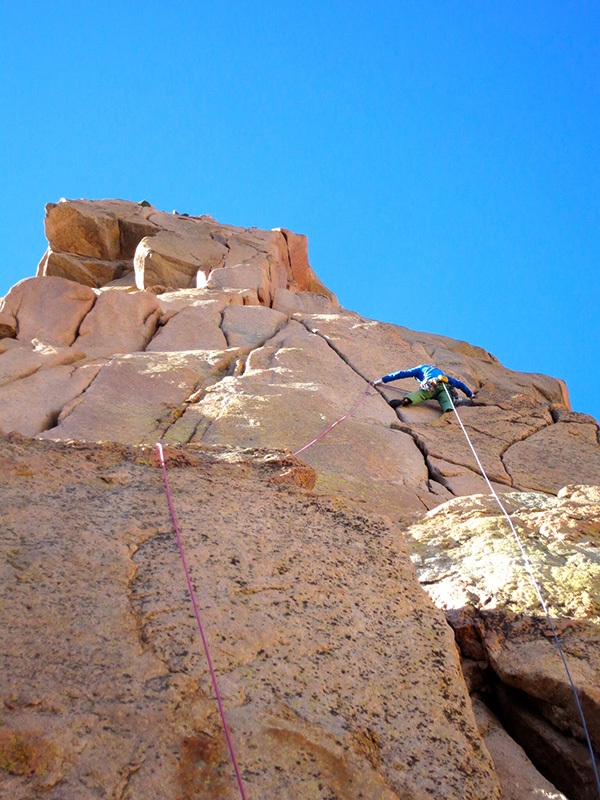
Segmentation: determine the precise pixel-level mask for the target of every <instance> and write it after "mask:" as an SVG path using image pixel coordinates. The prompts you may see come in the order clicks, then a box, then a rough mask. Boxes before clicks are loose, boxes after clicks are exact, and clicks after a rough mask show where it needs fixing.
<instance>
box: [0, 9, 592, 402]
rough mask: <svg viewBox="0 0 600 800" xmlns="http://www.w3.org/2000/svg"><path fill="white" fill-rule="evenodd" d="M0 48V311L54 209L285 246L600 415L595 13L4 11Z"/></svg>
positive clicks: (332, 282) (333, 282)
mask: <svg viewBox="0 0 600 800" xmlns="http://www.w3.org/2000/svg"><path fill="white" fill-rule="evenodd" d="M0 49H1V52H2V53H3V57H2V60H1V61H2V63H1V65H0V108H1V110H2V111H1V120H2V122H1V129H0V233H1V236H2V258H1V260H0V295H2V294H5V293H6V291H7V290H8V288H9V286H10V285H12V284H13V283H15V282H16V281H17V280H19V279H21V278H23V277H28V276H30V275H33V274H35V269H36V265H37V262H38V260H39V258H40V256H41V255H42V253H43V251H44V248H45V239H44V235H43V224H42V221H43V206H44V204H45V203H47V202H49V201H54V202H55V201H57V200H58V199H59V198H60V197H69V198H75V197H88V198H102V197H121V198H125V199H130V200H141V199H147V200H149V201H150V202H151V203H152V204H153V205H155V206H157V207H158V208H161V209H164V210H167V211H171V210H172V209H177V210H179V211H181V212H188V213H192V214H196V213H209V214H211V215H212V216H214V217H216V218H217V219H218V220H220V221H222V222H227V223H232V224H236V225H244V226H251V225H256V226H258V227H264V228H272V227H279V226H283V227H288V228H291V229H292V230H295V231H297V232H300V233H306V234H307V235H308V237H309V243H310V256H311V263H312V265H313V267H314V268H315V270H316V272H317V273H318V275H319V276H320V277H321V279H322V280H324V282H325V283H326V284H327V285H328V286H329V287H330V288H331V289H332V290H333V291H334V292H336V294H337V295H338V297H339V298H340V302H341V303H342V305H344V306H345V307H346V308H349V309H352V310H355V311H358V312H360V313H361V314H364V315H365V316H369V317H373V318H375V319H379V320H385V321H389V322H395V323H399V324H402V325H406V326H408V327H411V328H416V329H418V330H426V331H429V332H432V333H442V334H446V335H449V336H453V337H456V338H460V339H466V340H467V341H469V342H471V343H473V344H478V345H481V346H483V347H485V348H486V349H487V350H489V351H490V352H492V353H494V355H496V356H497V357H498V358H500V360H501V361H502V362H503V363H504V364H505V366H508V367H510V368H512V369H519V370H526V371H532V372H544V373H546V374H550V375H553V376H555V377H561V378H564V379H565V380H566V381H567V384H568V386H569V389H570V393H571V400H572V403H573V407H574V409H575V410H577V411H583V412H586V413H591V414H593V415H594V416H596V417H600V393H599V392H598V391H597V390H596V389H595V383H596V382H597V380H596V375H595V373H596V371H597V370H598V352H599V350H600V323H599V313H598V312H599V303H598V296H599V294H600V277H599V276H600V269H599V266H600V265H599V254H600V200H599V198H600V3H599V2H598V0H595V2H586V0H580V2H569V1H568V0H561V2H555V1H554V0H543V2H541V1H540V2H538V1H537V0H518V2H517V1H516V0H515V1H514V2H513V0H498V1H496V0H477V1H475V0H461V2H458V1H454V2H452V1H451V0H435V1H434V0H410V1H409V0H406V1H405V0H394V2H390V1H389V0H386V2H380V1H379V0H370V1H369V2H366V1H365V2H354V1H353V0H344V2H333V1H332V0H321V2H318V3H317V2H310V0H305V1H304V2H296V1H295V0H293V1H292V0H289V2H286V0H281V1H280V2H271V1H270V0H263V1H262V2H260V3H258V2H256V3H252V2H241V1H237V2H236V1H235V0H217V1H216V2H215V1H214V0H213V2H210V3H206V2H203V0H195V2H188V1H187V0H179V2H177V3H169V2H155V1H154V0H146V1H145V2H143V3H142V2H135V1H133V2H122V1H121V2H119V3H117V2H113V0H105V1H104V2H103V3H101V4H95V3H93V4H92V3H89V2H62V1H61V0H57V1H56V2H54V3H52V4H50V3H33V2H29V0H22V2H20V3H18V4H17V3H15V2H12V0H10V1H9V0H0ZM403 366H412V365H404V364H400V363H395V364H390V365H389V368H390V370H392V369H398V368H400V367H403Z"/></svg>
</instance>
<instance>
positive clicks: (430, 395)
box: [406, 383, 452, 411]
mask: <svg viewBox="0 0 600 800" xmlns="http://www.w3.org/2000/svg"><path fill="white" fill-rule="evenodd" d="M444 386H445V384H443V383H439V384H438V385H437V386H434V387H433V388H432V389H417V391H416V392H411V393H410V394H407V395H406V399H407V400H410V401H411V403H412V405H417V404H418V403H424V402H425V400H437V401H438V403H439V404H440V405H441V407H442V411H451V410H452V403H451V402H450V400H449V399H448V395H447V394H446V389H445V388H444Z"/></svg>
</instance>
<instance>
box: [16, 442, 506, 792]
mask: <svg viewBox="0 0 600 800" xmlns="http://www.w3.org/2000/svg"><path fill="white" fill-rule="evenodd" d="M165 455H166V458H167V463H168V465H169V467H168V470H169V472H168V474H169V482H170V485H171V489H172V492H173V497H174V503H175V506H176V510H177V516H178V520H179V525H180V528H181V533H182V537H183V541H184V546H185V549H186V556H187V560H188V563H189V565H190V570H191V575H192V579H193V581H194V584H195V590H196V594H197V598H198V604H199V607H200V609H201V614H202V619H203V624H204V628H205V631H206V636H207V639H208V642H209V646H210V650H211V656H212V661H213V664H214V667H215V670H216V673H217V676H218V681H219V687H220V690H221V695H222V698H223V703H224V707H225V711H226V715H227V719H228V723H229V727H230V730H231V736H232V739H233V742H234V746H235V750H236V755H237V759H238V762H239V764H240V768H241V770H242V773H243V775H244V784H245V787H246V792H247V794H248V797H253V798H254V797H255V798H262V800H280V798H282V797H287V796H289V797H292V796H293V797H294V798H295V799H296V800H315V798H318V797H326V796H331V797H333V796H335V797H339V798H345V799H346V800H359V799H360V798H363V800H364V798H369V800H397V798H400V797H412V798H423V799H424V798H432V797H435V798H436V800H464V798H465V797H470V798H475V799H476V800H494V799H496V800H497V799H498V798H499V797H500V790H499V785H498V781H497V778H496V776H495V774H494V770H493V765H492V762H491V759H490V757H489V754H488V753H487V751H486V750H485V748H484V746H483V744H482V741H481V738H480V737H479V734H478V731H477V727H476V724H475V720H474V717H473V714H472V712H471V709H470V706H469V701H468V695H467V692H466V688H465V686H464V683H463V681H462V678H461V675H460V666H459V663H458V658H457V655H456V651H455V648H454V643H453V640H452V633H451V631H450V629H449V627H448V626H447V624H446V622H445V620H444V618H443V615H442V614H441V613H440V612H439V611H437V610H436V609H435V608H434V607H433V606H432V604H431V603H430V601H429V599H428V598H427V596H426V595H425V594H424V593H423V591H422V590H421V588H420V587H419V585H418V583H417V581H416V580H415V577H414V573H413V571H412V568H411V566H410V562H409V560H408V558H407V556H406V552H405V550H404V547H403V544H402V541H401V538H400V536H399V534H398V530H397V529H396V528H394V527H393V526H392V525H391V524H390V523H389V521H386V520H385V519H383V518H381V517H377V516H372V515H368V514H365V513H360V512H358V511H356V510H355V509H353V508H352V507H351V506H349V505H347V504H344V503H342V502H339V501H335V500H332V499H327V498H320V497H314V496H311V495H310V494H308V493H307V492H306V490H303V489H299V488H298V487H297V486H294V485H292V484H285V483H281V482H278V481H276V480H275V481H274V479H276V478H278V477H282V476H283V474H284V473H285V471H286V470H287V469H289V466H290V457H289V455H284V456H283V457H282V454H278V453H274V452H271V451H265V450H262V451H254V452H244V451H240V450H238V449H236V448H231V447H225V448H193V447H188V448H167V449H166V453H165ZM149 462H150V463H152V464H155V463H156V456H155V452H154V451H153V452H151V451H149V450H146V451H142V450H139V449H138V450H128V449H127V448H123V447H118V446H115V445H114V444H112V445H110V444H109V445H105V446H98V445H90V446H85V445H82V444H70V445H69V444H65V445H56V444H54V443H50V442H31V441H29V442H19V441H13V442H7V441H4V442H2V441H0V463H2V465H3V469H2V471H1V472H0V480H1V481H2V484H3V485H2V488H1V492H2V503H3V530H4V532H5V542H6V558H4V559H3V560H2V566H1V569H2V581H1V582H0V601H1V602H0V613H1V614H2V617H3V618H2V622H3V631H4V633H3V642H2V648H1V649H0V697H2V698H3V700H4V701H5V702H4V705H3V728H4V730H10V731H16V730H29V731H36V732H37V735H38V736H39V740H41V741H43V742H44V743H45V744H46V747H47V748H48V752H50V753H54V754H55V759H48V761H47V765H48V769H47V770H46V773H45V775H39V774H36V773H35V772H34V771H33V770H31V771H30V770H24V771H22V772H21V773H20V774H19V773H15V772H13V773H6V772H3V773H2V777H3V779H4V786H3V789H4V791H5V793H7V796H10V797H21V798H25V797H34V796H37V794H39V793H40V792H42V788H43V785H44V780H45V779H46V780H48V781H49V785H48V786H46V789H47V790H49V791H50V792H51V793H52V792H53V793H54V794H56V793H57V792H60V794H61V795H63V796H65V797H71V796H72V797H75V796H78V795H82V794H83V795H85V796H87V794H89V790H88V788H87V787H88V786H89V785H90V782H91V781H92V777H91V776H93V792H94V793H103V794H104V795H106V796H112V797H118V796H119V794H121V796H122V797H125V796H126V794H129V795H130V796H131V797H148V798H161V800H181V798H182V797H190V798H191V797H192V796H193V797H194V798H198V799H199V800H214V798H215V797H216V793H215V792H216V790H215V787H218V792H219V793H220V794H221V796H223V797H234V796H235V794H236V791H237V789H236V783H235V776H234V774H233V770H232V766H231V761H230V759H229V757H228V755H227V749H226V745H225V742H224V737H223V733H222V728H221V725H220V721H219V717H218V713H217V710H216V705H215V700H214V696H213V692H212V688H211V684H210V679H209V676H208V669H207V666H206V659H205V656H204V653H203V650H202V644H201V640H200V638H199V635H198V632H197V629H196V628H195V622H194V619H193V616H192V615H191V612H190V603H189V597H188V594H187V591H186V588H185V578H184V576H183V573H182V567H181V561H180V557H179V554H178V552H177V548H176V546H175V543H174V539H173V533H172V523H171V521H170V518H169V513H168V507H167V503H166V499H165V494H164V487H163V483H162V476H161V473H160V470H159V469H157V468H156V466H150V464H149ZM5 465H6V466H5ZM66 477H67V480H65V478H66ZM24 497H27V498H32V499H33V498H35V500H36V501H37V502H36V503H35V505H34V504H32V505H33V507H35V509H36V513H35V514H32V513H27V514H24V513H23V500H24ZM39 498H43V501H42V502H40V501H39ZM74 520H76V524H74ZM24 656H25V657H24ZM32 663H34V664H35V668H32ZM28 741H29V740H28ZM55 763H56V765H57V771H56V772H54V771H53V770H52V766H53V765H54V764H55ZM50 774H51V775H52V776H54V777H53V779H49V778H48V777H47V776H48V775H50ZM53 781H54V783H53ZM53 786H54V788H52V787H53ZM82 787H84V788H83V789H82ZM50 796H51V794H50ZM57 796H58V795H57Z"/></svg>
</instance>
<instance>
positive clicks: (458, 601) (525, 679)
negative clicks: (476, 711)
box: [406, 486, 600, 800]
mask: <svg viewBox="0 0 600 800" xmlns="http://www.w3.org/2000/svg"><path fill="white" fill-rule="evenodd" d="M502 501H503V504H504V506H505V508H506V510H507V511H508V513H509V514H510V516H511V519H512V520H513V522H514V523H515V527H516V529H517V533H518V535H519V539H520V540H521V542H522V545H523V549H524V551H525V553H526V555H527V563H525V562H524V559H523V557H522V554H521V551H520V548H519V545H518V543H517V541H516V539H515V537H514V535H513V533H512V532H511V530H510V527H509V525H508V523H507V521H506V519H505V517H504V516H503V515H502V514H501V512H500V509H499V508H498V506H497V504H496V503H495V501H494V500H493V498H492V497H491V496H490V495H476V496H474V497H460V498H456V499H455V500H451V501H449V502H447V503H444V504H443V505H441V506H439V507H438V508H436V509H434V510H433V511H430V512H429V513H428V514H426V515H425V517H424V518H423V519H422V520H421V521H420V522H418V523H417V524H415V525H413V526H411V527H410V528H409V529H408V530H407V531H406V538H407V542H408V545H409V549H410V550H411V557H412V560H413V562H414V564H415V566H416V569H417V575H418V577H419V580H420V581H421V582H422V583H423V585H424V586H425V588H426V590H427V592H428V594H429V595H430V597H431V598H432V599H433V601H434V602H435V604H436V605H437V606H438V607H439V608H442V609H444V611H445V612H446V616H447V618H448V621H449V622H450V624H451V625H452V626H453V627H454V629H455V633H456V639H457V642H458V644H459V646H460V648H461V651H462V654H463V657H464V659H465V660H466V670H467V671H468V673H469V675H470V681H471V686H472V688H473V689H474V691H476V692H477V693H478V694H479V695H480V696H483V697H486V698H487V699H488V702H490V704H491V705H493V706H495V707H496V709H497V713H498V715H499V716H500V718H501V719H502V720H503V722H504V723H505V725H506V727H507V728H508V730H509V731H510V732H511V733H512V734H513V735H514V736H515V737H516V738H517V740H520V742H521V744H523V746H525V745H528V750H529V754H530V756H531V757H532V758H533V759H534V761H535V762H536V763H537V765H538V766H539V768H540V769H542V770H543V771H544V773H545V774H546V775H548V776H549V777H551V780H553V782H554V783H555V784H556V786H558V787H559V788H560V789H561V790H562V791H563V792H565V793H566V794H567V795H568V796H569V797H576V798H582V799H583V800H587V798H594V797H595V796H596V794H597V792H596V789H595V786H594V780H593V774H592V770H591V765H590V758H589V753H588V750H587V746H586V743H585V737H584V733H583V727H582V723H581V718H580V715H579V712H578V709H577V707H576V704H575V701H574V697H573V693H572V690H571V686H570V683H569V680H568V677H567V673H566V671H565V668H564V665H563V662H562V660H561V656H560V653H559V651H558V649H557V647H556V645H555V642H554V639H553V635H552V631H551V629H550V628H549V626H548V624H547V622H546V619H545V616H544V613H543V609H542V607H541V604H540V601H539V597H538V595H537V593H536V590H535V588H534V584H533V581H532V580H531V577H530V575H531V573H533V575H534V576H535V580H536V582H537V585H538V587H539V589H540V592H541V593H542V597H543V599H544V602H545V604H546V606H547V608H548V611H549V613H550V615H551V618H552V623H553V626H554V628H555V629H556V631H557V633H558V635H559V638H560V642H561V645H562V648H563V651H564V653H565V657H566V659H567V663H568V665H569V671H570V672H571V675H572V678H573V681H574V683H575V685H576V686H577V689H578V694H579V698H580V703H581V706H582V709H583V712H584V715H585V718H586V724H587V727H588V732H589V736H590V738H591V742H592V744H593V746H594V748H595V749H596V751H597V752H600V691H599V689H598V687H599V686H600V597H599V594H598V588H599V586H600V559H599V557H598V554H599V552H600V487H598V486H568V487H565V488H564V489H562V490H561V491H560V492H559V493H558V496H557V497H553V496H550V495H547V494H542V493H537V492H510V493H507V494H504V495H503V497H502ZM598 763H599V766H600V759H598Z"/></svg>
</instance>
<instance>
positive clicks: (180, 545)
mask: <svg viewBox="0 0 600 800" xmlns="http://www.w3.org/2000/svg"><path fill="white" fill-rule="evenodd" d="M156 448H157V450H158V455H159V458H160V465H161V467H162V473H163V478H164V482H165V491H166V494H167V503H168V505H169V513H170V514H171V521H172V523H173V528H174V529H175V536H176V538H177V546H178V548H179V555H180V556H181V563H182V564H183V571H184V572H185V579H186V581H187V585H188V591H189V593H190V598H191V600H192V606H193V608H194V614H195V616H196V622H197V623H198V630H199V631H200V636H201V638H202V645H203V647H204V653H205V655H206V661H207V663H208V670H209V672H210V678H211V680H212V685H213V689H214V692H215V695H216V698H217V705H218V706H219V714H220V715H221V722H222V724H223V730H224V731H225V738H226V739H227V746H228V747H229V753H230V755H231V760H232V762H233V768H234V770H235V776H236V778H237V782H238V786H239V789H240V795H241V797H242V800H246V793H245V791H244V784H243V783H242V776H241V774H240V770H239V767H238V763H237V759H236V757H235V752H234V749H233V742H232V740H231V735H230V733H229V727H228V725H227V720H226V719H225V709H224V708H223V702H222V700H221V693H220V692H219V686H218V684H217V676H216V674H215V670H214V667H213V663H212V659H211V657H210V651H209V649H208V641H207V639H206V636H205V634H204V628H203V626H202V621H201V619H200V611H199V609H198V603H197V602H196V595H195V594H194V587H193V586H192V580H191V578H190V572H189V570H188V566H187V561H186V558H185V553H184V551H183V542H182V540H181V534H180V532H179V525H178V524H177V518H176V517H175V510H174V508H173V500H172V498H171V490H170V488H169V479H168V477H167V466H166V464H165V457H164V453H163V448H162V444H161V443H160V442H157V444H156Z"/></svg>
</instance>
